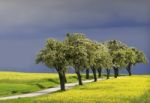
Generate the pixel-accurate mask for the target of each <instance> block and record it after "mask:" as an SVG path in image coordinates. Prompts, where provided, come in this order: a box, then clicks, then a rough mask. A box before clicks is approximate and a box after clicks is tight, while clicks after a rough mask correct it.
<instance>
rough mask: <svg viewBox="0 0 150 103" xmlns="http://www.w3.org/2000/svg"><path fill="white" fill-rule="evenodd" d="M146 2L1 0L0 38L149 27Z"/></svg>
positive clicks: (149, 14)
mask: <svg viewBox="0 0 150 103" xmlns="http://www.w3.org/2000/svg"><path fill="white" fill-rule="evenodd" d="M149 5H150V1H149V0H142V1H141V0H42V1H41V0H1V1H0V16H1V17H0V28H1V29H0V37H1V38H18V37H19V38H21V37H22V38H31V37H32V38H36V37H38V38H39V37H47V36H49V35H51V34H54V33H61V30H65V29H72V30H75V29H95V28H100V27H101V28H109V27H128V26H129V27H130V26H131V27H132V26H150V19H149V18H150V6H149ZM59 31H60V32H59Z"/></svg>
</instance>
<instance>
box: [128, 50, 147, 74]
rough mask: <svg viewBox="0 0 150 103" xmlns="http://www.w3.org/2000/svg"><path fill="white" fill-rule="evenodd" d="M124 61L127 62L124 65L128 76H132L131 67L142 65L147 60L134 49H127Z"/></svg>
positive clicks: (140, 52) (141, 53)
mask: <svg viewBox="0 0 150 103" xmlns="http://www.w3.org/2000/svg"><path fill="white" fill-rule="evenodd" d="M126 60H127V61H126V63H127V68H126V70H127V71H128V73H129V76H131V75H132V72H131V68H132V66H133V65H136V64H138V63H144V64H146V63H147V58H146V56H145V54H144V53H143V52H142V51H140V50H138V49H136V48H128V49H127V51H126Z"/></svg>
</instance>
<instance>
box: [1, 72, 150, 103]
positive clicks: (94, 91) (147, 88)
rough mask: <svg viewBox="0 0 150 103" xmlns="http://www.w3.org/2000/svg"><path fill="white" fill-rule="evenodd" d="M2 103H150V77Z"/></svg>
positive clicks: (117, 80)
mask: <svg viewBox="0 0 150 103" xmlns="http://www.w3.org/2000/svg"><path fill="white" fill-rule="evenodd" d="M18 75H19V74H18ZM35 75H36V74H35ZM40 75H41V74H39V79H41V78H43V79H44V76H42V77H40ZM47 75H48V76H51V74H45V78H46V77H47ZM27 78H29V77H27ZM33 78H34V77H33ZM35 78H36V79H33V81H35V80H38V79H37V78H38V75H37V77H35ZM47 78H48V77H47ZM54 78H55V75H54ZM69 78H70V77H69ZM29 79H30V78H29ZM19 80H21V78H20V79H19ZM54 80H55V79H54ZM10 81H11V78H10ZM0 103H150V76H149V75H136V76H131V77H129V76H123V77H120V78H117V79H109V80H103V81H99V82H96V83H94V82H93V83H89V84H84V86H77V87H75V88H73V89H71V90H67V91H64V92H60V91H58V92H55V93H52V94H49V95H44V96H40V97H34V98H24V99H17V100H7V101H0Z"/></svg>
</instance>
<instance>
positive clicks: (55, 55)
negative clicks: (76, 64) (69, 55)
mask: <svg viewBox="0 0 150 103" xmlns="http://www.w3.org/2000/svg"><path fill="white" fill-rule="evenodd" d="M66 50H67V48H66V45H64V43H63V42H61V41H57V40H55V39H48V40H47V42H46V45H45V47H44V48H43V49H42V50H41V51H40V52H39V54H38V55H37V58H36V63H40V62H42V63H44V64H45V65H46V66H47V67H49V68H55V69H56V70H57V71H59V72H60V71H64V70H65V69H66V68H67V66H68V62H67V60H66V54H65V53H66V52H65V51H66Z"/></svg>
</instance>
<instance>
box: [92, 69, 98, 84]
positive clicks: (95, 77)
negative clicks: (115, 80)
mask: <svg viewBox="0 0 150 103" xmlns="http://www.w3.org/2000/svg"><path fill="white" fill-rule="evenodd" d="M91 69H92V72H93V76H94V82H96V81H97V76H96V69H95V68H94V67H92V68H91Z"/></svg>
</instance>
